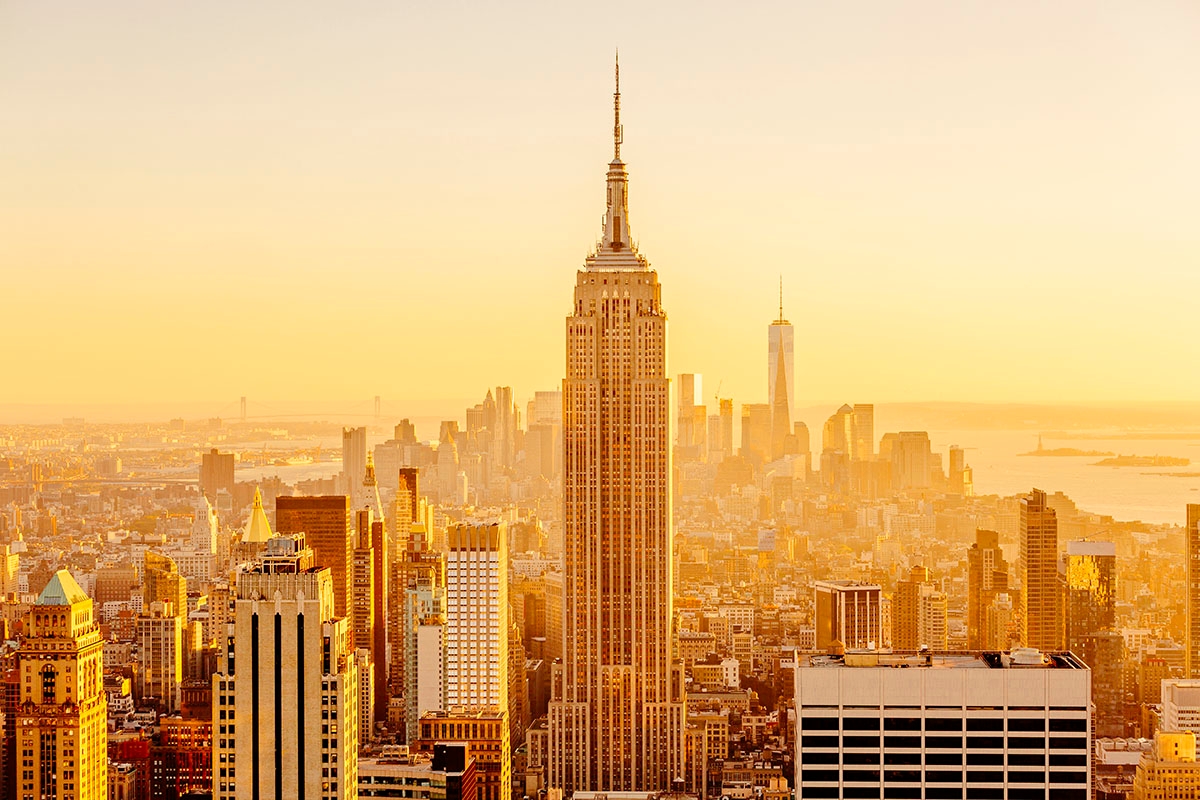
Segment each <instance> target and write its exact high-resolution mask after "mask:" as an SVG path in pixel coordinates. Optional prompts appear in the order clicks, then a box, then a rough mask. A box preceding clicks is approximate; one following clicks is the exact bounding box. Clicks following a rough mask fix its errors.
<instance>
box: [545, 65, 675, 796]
mask: <svg viewBox="0 0 1200 800" xmlns="http://www.w3.org/2000/svg"><path fill="white" fill-rule="evenodd" d="M620 96H621V95H620V86H619V83H618V89H617V92H616V94H615V95H614V98H613V99H614V107H615V121H614V127H613V135H614V155H613V160H612V162H611V163H610V164H609V165H608V178H607V191H608V194H607V209H606V212H605V216H604V231H603V234H602V237H601V240H600V242H599V244H598V246H597V248H596V251H595V252H594V253H592V254H591V255H589V256H588V258H587V260H586V263H585V266H584V268H583V269H582V270H580V271H579V272H578V273H577V276H576V286H575V300H574V306H573V309H572V313H571V315H570V316H568V317H567V348H566V350H567V364H566V367H567V370H566V371H567V375H566V378H565V379H564V381H563V464H564V468H563V528H564V537H563V538H564V542H565V544H564V552H563V566H564V571H565V576H564V581H563V586H564V615H563V623H564V624H563V627H564V635H563V643H564V654H563V660H562V663H561V664H556V665H554V668H553V670H554V673H553V678H552V691H553V699H552V701H551V703H550V764H549V769H548V784H549V786H550V787H551V788H552V789H562V790H564V791H566V792H573V791H628V790H639V791H643V790H645V791H651V790H665V789H668V788H670V786H671V783H672V781H673V779H674V778H675V777H676V776H679V775H682V774H683V772H684V752H685V748H686V742H685V739H684V725H685V717H686V714H685V709H684V705H685V703H684V692H683V672H682V669H677V668H675V667H673V666H672V662H671V621H672V609H671V607H672V595H671V589H672V548H671V440H670V436H671V417H670V415H671V403H670V386H669V383H670V382H669V380H668V378H667V366H666V355H667V354H666V349H667V348H666V322H667V318H666V312H665V311H664V310H663V307H662V303H661V287H660V286H659V283H658V276H657V273H656V272H655V271H654V270H652V269H651V268H650V264H649V262H648V261H647V260H646V258H645V257H644V256H642V255H641V254H640V253H639V252H638V249H637V245H636V244H635V243H634V241H633V237H632V236H631V234H630V226H629V203H628V200H629V197H628V188H629V183H628V175H627V173H626V170H625V164H624V162H622V161H621V152H620V150H621V138H622V137H621V124H620Z"/></svg>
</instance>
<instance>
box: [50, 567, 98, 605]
mask: <svg viewBox="0 0 1200 800" xmlns="http://www.w3.org/2000/svg"><path fill="white" fill-rule="evenodd" d="M88 599H90V598H88V596H87V592H85V591H84V590H83V589H82V588H81V587H80V586H79V584H78V583H76V582H75V579H74V578H72V577H71V573H70V572H67V571H66V570H65V569H60V570H59V571H58V572H56V573H54V575H53V576H52V577H51V578H50V582H49V583H47V584H46V588H45V589H42V593H41V594H39V595H38V599H37V604H38V605H39V606H69V605H74V604H75V603H81V602H83V601H85V600H88Z"/></svg>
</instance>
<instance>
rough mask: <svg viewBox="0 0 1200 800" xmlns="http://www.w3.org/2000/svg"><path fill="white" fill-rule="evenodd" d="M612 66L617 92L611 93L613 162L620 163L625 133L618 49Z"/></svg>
mask: <svg viewBox="0 0 1200 800" xmlns="http://www.w3.org/2000/svg"><path fill="white" fill-rule="evenodd" d="M614 64H615V70H614V79H615V83H616V88H617V90H616V91H615V92H614V93H613V161H620V160H621V142H623V141H625V131H624V129H623V128H622V127H621V51H620V50H619V49H618V50H617V52H616V58H615V60H614Z"/></svg>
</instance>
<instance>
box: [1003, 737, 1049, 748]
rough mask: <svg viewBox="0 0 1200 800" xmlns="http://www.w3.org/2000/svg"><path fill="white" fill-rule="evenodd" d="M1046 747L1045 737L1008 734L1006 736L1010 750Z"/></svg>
mask: <svg viewBox="0 0 1200 800" xmlns="http://www.w3.org/2000/svg"><path fill="white" fill-rule="evenodd" d="M1045 747H1046V738H1045V737H1044V736H1039V737H1037V738H1036V739H1034V738H1033V737H1030V736H1010V737H1008V748H1009V749H1010V750H1042V749H1044V748H1045Z"/></svg>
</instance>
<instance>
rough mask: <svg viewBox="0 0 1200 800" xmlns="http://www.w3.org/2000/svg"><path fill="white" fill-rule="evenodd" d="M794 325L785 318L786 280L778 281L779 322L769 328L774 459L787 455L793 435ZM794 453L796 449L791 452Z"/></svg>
mask: <svg viewBox="0 0 1200 800" xmlns="http://www.w3.org/2000/svg"><path fill="white" fill-rule="evenodd" d="M792 334H793V331H792V323H790V322H788V321H787V320H786V319H784V318H783V278H780V279H779V318H778V319H776V320H775V321H774V322H772V323H771V324H770V325H768V326H767V399H768V400H769V401H770V403H771V457H772V458H779V457H780V456H783V455H786V453H787V449H788V448H787V439H788V436H789V435H790V434H791V433H792V405H793V403H794V402H795V400H794V398H793V396H792V392H793V387H794V386H795V383H794V381H795V360H794V357H793V351H792ZM792 449H793V450H794V449H795V448H794V447H793V448H792Z"/></svg>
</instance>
